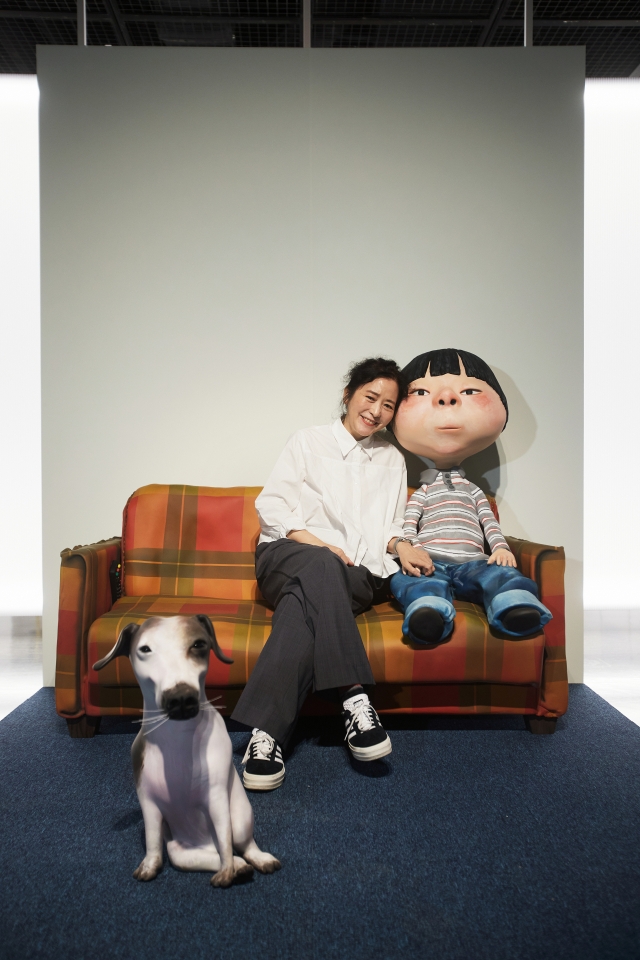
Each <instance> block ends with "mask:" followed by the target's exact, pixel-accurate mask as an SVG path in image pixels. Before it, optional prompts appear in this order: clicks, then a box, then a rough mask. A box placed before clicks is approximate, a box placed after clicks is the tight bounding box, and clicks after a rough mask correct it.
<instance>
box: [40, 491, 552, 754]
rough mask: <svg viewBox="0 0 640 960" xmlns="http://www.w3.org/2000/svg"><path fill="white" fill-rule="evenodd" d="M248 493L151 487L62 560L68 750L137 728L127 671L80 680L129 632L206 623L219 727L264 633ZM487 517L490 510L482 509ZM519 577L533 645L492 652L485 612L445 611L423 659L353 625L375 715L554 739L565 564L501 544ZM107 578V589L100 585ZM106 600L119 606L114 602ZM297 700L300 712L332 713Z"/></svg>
mask: <svg viewBox="0 0 640 960" xmlns="http://www.w3.org/2000/svg"><path fill="white" fill-rule="evenodd" d="M259 492H260V488H259V487H228V488H222V487H221V488H217V487H188V486H168V485H160V484H151V485H149V486H145V487H141V488H140V489H139V490H136V491H135V493H133V494H132V496H131V497H130V498H129V500H128V502H127V504H126V506H125V508H124V516H123V529H122V537H114V538H112V539H111V540H103V541H100V542H99V543H94V544H91V545H89V546H81V547H75V548H74V549H73V550H64V551H63V552H62V555H61V556H62V565H61V571H60V604H59V620H58V650H57V668H56V706H57V710H58V713H59V714H60V716H62V717H65V718H66V719H67V721H68V726H69V731H70V733H71V734H72V736H92V735H93V734H94V733H95V731H96V729H97V727H98V724H99V719H100V717H102V716H108V715H111V716H113V715H116V716H123V715H132V716H133V715H137V716H139V715H140V714H141V712H142V696H141V693H140V689H139V687H138V685H137V682H136V679H135V677H134V675H133V671H132V669H131V665H130V663H129V661H128V660H127V659H126V658H123V657H119V658H117V659H116V660H114V661H112V662H111V663H110V664H109V665H108V666H107V667H105V668H104V669H103V670H102V671H100V673H97V672H96V671H94V670H92V669H91V666H92V664H93V663H95V662H96V661H97V660H99V659H100V658H101V657H103V656H105V655H106V654H107V653H108V651H109V650H110V649H111V647H112V646H113V645H114V643H115V641H116V639H117V637H118V634H119V633H120V631H121V630H122V628H123V627H124V626H126V625H127V624H128V623H131V622H135V623H143V622H144V621H145V620H146V619H147V618H148V617H153V616H171V615H174V614H194V613H205V614H207V616H209V617H210V618H211V621H212V622H213V624H214V627H215V631H216V634H217V637H218V641H219V643H220V645H221V647H222V649H223V650H224V652H225V653H227V654H228V655H229V656H231V657H232V658H233V661H234V662H233V664H231V665H227V664H224V663H221V662H220V661H219V660H217V659H216V658H215V657H212V658H211V662H210V666H209V672H208V674H207V681H206V684H207V692H208V695H209V696H210V697H214V696H220V697H221V698H222V699H221V702H222V703H223V704H224V712H225V713H227V714H228V713H230V712H231V711H232V710H233V708H234V706H235V704H236V702H237V700H238V698H239V696H240V693H241V691H242V688H243V686H244V684H245V683H246V681H247V678H248V677H249V675H250V673H251V671H252V669H253V667H254V665H255V663H256V660H257V659H258V656H259V654H260V651H261V650H262V647H263V646H264V644H265V642H266V640H267V638H268V636H269V631H270V629H271V616H272V611H271V610H270V609H269V607H267V605H266V604H265V602H264V601H263V599H262V598H261V596H260V593H259V590H258V586H257V583H256V580H255V569H254V550H255V546H256V543H257V539H258V535H259V524H258V517H257V514H256V510H255V498H256V496H257V495H258V493H259ZM492 506H493V507H494V510H495V504H492ZM507 540H508V541H509V545H510V547H511V549H512V550H513V552H514V554H515V556H516V558H517V561H518V567H519V568H520V570H522V572H523V573H525V574H526V575H527V576H528V577H531V578H532V579H533V580H535V581H536V583H537V584H538V587H539V590H540V597H541V599H542V601H543V602H544V603H545V604H546V605H547V607H549V609H550V610H551V612H552V613H553V620H552V621H551V622H550V623H549V624H548V625H547V626H546V627H545V629H544V631H540V633H538V634H536V635H535V636H533V637H530V638H528V639H526V640H520V641H515V642H514V641H512V640H504V639H502V637H501V636H499V635H498V634H496V633H493V632H492V631H491V629H490V628H489V625H488V623H487V620H486V617H485V614H484V611H483V609H482V607H479V606H477V605H475V604H473V603H465V602H460V603H456V607H457V616H456V621H455V629H454V631H453V634H452V636H451V638H450V640H449V641H448V642H447V643H445V644H442V645H440V646H438V647H436V648H433V649H426V648H424V647H419V646H418V645H417V644H412V643H410V642H408V641H407V640H406V639H405V638H404V637H403V635H402V630H401V624H402V614H401V613H400V611H399V609H398V608H397V607H396V606H395V605H394V604H392V603H384V604H380V605H378V606H376V607H373V608H372V609H371V610H368V611H367V612H366V613H363V614H361V615H360V616H359V617H358V618H357V624H358V628H359V630H360V634H361V636H362V642H363V643H364V646H365V649H366V651H367V655H368V657H369V661H370V663H371V666H372V669H373V674H374V677H375V680H376V684H377V686H376V687H375V689H374V692H373V695H372V698H373V700H374V703H375V706H376V708H377V709H378V710H379V711H380V712H381V713H391V714H393V713H454V714H489V713H494V714H495V713H519V714H523V715H525V719H527V718H528V725H529V729H531V730H532V731H533V732H539V733H542V732H553V728H554V725H555V718H557V717H558V716H560V715H561V714H563V713H564V712H565V710H566V708H567V696H568V685H567V671H566V661H565V650H564V551H563V549H562V548H561V547H550V546H544V545H542V544H536V543H529V542H527V541H524V540H517V539H515V538H512V537H508V538H507ZM115 568H118V571H119V583H120V587H119V588H118V589H114V588H113V573H114V570H115ZM118 594H121V595H120V596H118ZM332 709H333V708H332V707H331V705H330V704H328V703H326V702H325V701H322V700H320V699H319V698H314V697H310V698H309V701H308V702H307V706H306V710H307V711H308V712H314V713H316V712H325V711H328V710H332Z"/></svg>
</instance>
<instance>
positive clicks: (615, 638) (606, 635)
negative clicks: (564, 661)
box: [584, 609, 640, 726]
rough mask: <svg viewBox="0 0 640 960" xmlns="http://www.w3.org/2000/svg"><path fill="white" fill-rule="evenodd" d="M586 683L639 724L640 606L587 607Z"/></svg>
mask: <svg viewBox="0 0 640 960" xmlns="http://www.w3.org/2000/svg"><path fill="white" fill-rule="evenodd" d="M584 682H585V683H586V684H587V686H589V687H591V689H592V690H595V692H596V693H597V694H599V695H600V696H601V697H602V698H603V699H604V700H607V701H608V703H610V704H611V705H612V706H614V707H615V708H616V710H619V711H620V713H623V714H624V715H625V717H628V718H629V720H633V722H634V723H637V724H638V726H640V609H637V610H585V612H584Z"/></svg>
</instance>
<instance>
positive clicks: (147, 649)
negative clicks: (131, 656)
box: [138, 643, 151, 653]
mask: <svg viewBox="0 0 640 960" xmlns="http://www.w3.org/2000/svg"><path fill="white" fill-rule="evenodd" d="M138 653H151V647H149V646H148V645H147V644H146V643H145V645H144V646H143V647H138Z"/></svg>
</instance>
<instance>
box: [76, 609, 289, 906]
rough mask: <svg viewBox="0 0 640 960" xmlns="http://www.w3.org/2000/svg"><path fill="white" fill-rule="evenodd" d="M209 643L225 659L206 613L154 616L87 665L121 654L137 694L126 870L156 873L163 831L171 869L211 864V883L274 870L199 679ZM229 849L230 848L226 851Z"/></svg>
mask: <svg viewBox="0 0 640 960" xmlns="http://www.w3.org/2000/svg"><path fill="white" fill-rule="evenodd" d="M211 650H213V652H214V653H215V655H216V656H217V657H218V659H219V660H222V661H223V662H224V663H232V662H233V661H232V660H229V659H228V657H225V656H224V654H223V653H222V651H221V650H220V647H219V646H218V641H217V640H216V636H215V633H214V630H213V627H212V625H211V621H210V620H209V618H208V617H206V616H204V615H202V614H199V615H198V616H195V617H153V618H152V619H150V620H147V621H146V623H144V624H143V625H142V626H139V625H138V624H135V623H131V624H129V625H128V626H126V627H125V628H124V630H123V631H122V633H121V634H120V636H119V637H118V642H117V643H116V645H115V647H114V648H113V650H111V652H110V653H109V654H107V656H106V657H104V658H103V659H102V660H99V661H98V662H97V663H96V664H94V670H101V669H102V668H103V667H105V666H106V665H107V664H108V663H109V662H110V661H111V660H113V659H114V657H120V656H128V657H129V659H130V661H131V665H132V667H133V672H134V673H135V675H136V679H137V681H138V683H139V684H140V688H141V690H142V695H143V698H144V713H143V719H142V727H141V730H140V732H139V734H138V736H137V737H136V739H135V741H134V743H133V746H132V748H131V758H132V760H133V772H134V776H135V780H136V789H137V791H138V799H139V801H140V806H141V807H142V815H143V817H144V829H145V836H146V856H145V858H144V860H143V861H142V863H141V864H140V866H139V867H138V869H137V870H136V871H135V872H134V874H133V875H134V877H135V878H136V879H137V880H153V879H154V877H156V876H157V875H158V873H160V871H161V870H162V841H163V835H164V839H165V840H166V842H167V853H168V855H169V860H170V861H171V863H172V864H173V866H174V867H176V868H178V869H179V870H212V871H215V873H214V876H213V877H212V878H211V883H212V884H213V886H214V887H228V886H230V885H231V884H232V883H233V881H234V880H235V879H236V878H240V877H243V878H244V877H247V876H248V875H250V874H252V873H253V868H254V867H255V868H256V869H257V870H260V871H261V873H273V872H274V870H279V869H280V862H279V861H278V860H276V858H275V857H273V856H272V855H271V854H270V853H263V852H262V850H260V849H259V848H258V846H257V844H256V842H255V840H254V839H253V810H252V808H251V804H250V803H249V800H248V799H247V795H246V793H245V792H244V787H243V786H242V784H241V782H240V778H239V777H238V774H237V772H236V769H235V767H234V765H233V759H232V746H231V740H230V739H229V734H228V733H227V729H226V727H225V725H224V721H223V719H222V717H221V716H220V715H219V714H218V711H217V710H215V709H214V708H213V707H212V706H211V704H210V703H208V702H207V699H206V695H205V689H204V682H205V676H206V673H207V667H208V665H209V653H210V651H211ZM234 851H235V855H234Z"/></svg>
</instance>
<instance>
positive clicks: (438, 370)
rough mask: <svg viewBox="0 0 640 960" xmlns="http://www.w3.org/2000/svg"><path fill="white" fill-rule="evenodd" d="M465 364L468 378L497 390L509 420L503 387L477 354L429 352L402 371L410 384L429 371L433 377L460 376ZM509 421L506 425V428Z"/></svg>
mask: <svg viewBox="0 0 640 960" xmlns="http://www.w3.org/2000/svg"><path fill="white" fill-rule="evenodd" d="M461 360H462V363H463V364H464V369H465V372H466V374H467V376H468V377H475V378H476V380H484V382H485V383H488V384H489V386H490V387H491V388H492V389H493V390H495V392H496V393H497V394H498V396H499V397H500V399H501V400H502V403H503V406H504V409H505V410H506V412H507V420H508V419H509V405H508V404H507V398H506V397H505V395H504V392H503V390H502V387H501V386H500V384H499V383H498V380H497V378H496V375H495V373H494V372H493V370H492V369H491V367H490V366H489V364H487V363H485V362H484V360H481V359H480V357H476V355H475V353H467V351H466V350H429V352H428V353H421V354H420V356H419V357H414V358H413V360H412V361H411V363H408V364H407V365H406V367H405V368H404V370H403V371H402V372H403V374H404V376H405V377H406V379H407V382H408V383H411V382H412V381H413V380H420V378H421V377H424V376H426V374H427V371H428V372H429V373H430V374H431V376H432V377H442V376H444V374H445V373H453V374H455V375H459V374H460V373H462V371H461V369H460V361H461ZM507 420H505V422H504V425H505V427H506V425H507Z"/></svg>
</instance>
